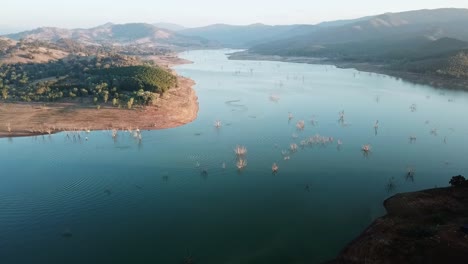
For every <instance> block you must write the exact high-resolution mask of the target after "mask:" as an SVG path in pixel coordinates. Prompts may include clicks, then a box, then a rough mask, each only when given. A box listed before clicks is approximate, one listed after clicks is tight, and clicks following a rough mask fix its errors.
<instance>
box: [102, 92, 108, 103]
mask: <svg viewBox="0 0 468 264" xmlns="http://www.w3.org/2000/svg"><path fill="white" fill-rule="evenodd" d="M102 97H103V99H104V103H107V101H108V100H109V91H104V93H103V96H102Z"/></svg>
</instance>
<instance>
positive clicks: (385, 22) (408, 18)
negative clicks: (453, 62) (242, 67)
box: [252, 9, 468, 56]
mask: <svg viewBox="0 0 468 264" xmlns="http://www.w3.org/2000/svg"><path fill="white" fill-rule="evenodd" d="M466 25H468V10H467V9H436V10H418V11H409V12H402V13H386V14H382V15H378V16H374V17H368V18H366V19H364V20H361V21H358V22H354V23H349V24H345V25H342V26H338V27H328V28H320V29H318V30H316V31H313V32H310V33H309V34H305V35H301V36H295V37H291V38H284V39H282V40H279V41H274V42H270V43H266V44H262V45H258V46H256V47H253V48H252V51H254V52H258V53H263V54H276V55H300V56H308V55H314V54H315V53H316V52H317V51H320V50H322V49H324V48H326V47H324V45H325V46H326V45H330V44H339V43H350V42H365V41H369V40H388V41H396V40H402V41H404V40H406V39H409V38H414V37H417V36H420V37H425V38H427V39H428V40H437V39H440V38H443V37H449V38H456V39H460V40H464V41H468V28H467V27H466Z"/></svg>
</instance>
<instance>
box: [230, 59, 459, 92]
mask: <svg viewBox="0 0 468 264" xmlns="http://www.w3.org/2000/svg"><path fill="white" fill-rule="evenodd" d="M229 59H232V60H262V61H281V62H292V63H308V64H323V65H335V66H336V67H338V68H342V69H356V70H358V71H362V72H372V73H379V74H385V75H388V76H392V77H395V78H401V79H403V80H406V81H409V82H412V83H416V84H424V85H430V86H432V87H435V88H440V89H455V90H465V91H467V90H468V80H462V79H455V78H446V77H443V76H436V75H427V74H418V73H412V72H406V71H395V70H389V69H387V68H385V65H381V64H373V63H353V62H345V61H337V60H330V59H322V58H310V57H282V56H276V55H260V54H254V53H249V52H247V51H243V52H236V53H233V54H231V55H230V57H229Z"/></svg>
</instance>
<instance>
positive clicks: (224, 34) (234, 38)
mask: <svg viewBox="0 0 468 264" xmlns="http://www.w3.org/2000/svg"><path fill="white" fill-rule="evenodd" d="M366 18H367V17H365V18H358V19H349V20H337V21H328V22H322V23H319V24H317V25H305V24H297V25H276V26H274V25H265V24H261V23H257V24H252V25H247V26H237V25H227V24H214V25H209V26H205V27H197V28H187V29H184V30H181V31H179V32H178V33H180V34H183V35H187V36H198V37H202V38H205V39H208V40H212V41H216V42H219V43H220V44H221V45H223V46H225V47H230V48H248V47H251V46H253V45H257V44H260V43H265V42H270V41H275V40H280V39H285V38H290V37H296V36H301V35H305V34H308V33H312V32H315V31H317V30H318V29H321V28H329V27H337V26H342V25H347V24H350V23H353V22H356V21H360V20H363V19H366Z"/></svg>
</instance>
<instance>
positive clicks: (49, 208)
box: [0, 50, 468, 264]
mask: <svg viewBox="0 0 468 264" xmlns="http://www.w3.org/2000/svg"><path fill="white" fill-rule="evenodd" d="M228 52H229V51H227V50H217V51H191V52H187V53H183V54H181V56H182V57H184V58H186V59H189V60H191V61H193V62H194V63H193V64H187V65H181V66H178V67H177V68H176V70H177V71H178V72H179V73H180V74H182V75H184V76H187V77H190V78H192V79H194V80H195V81H196V82H197V85H196V86H195V89H196V91H197V94H198V96H199V103H200V112H199V116H198V118H197V120H196V121H194V122H193V123H191V124H188V125H185V126H182V127H179V128H174V129H168V130H160V131H143V132H142V137H143V139H142V141H141V143H139V142H138V141H137V140H135V139H134V138H133V137H132V136H131V135H130V134H129V133H126V132H119V135H118V137H117V139H116V140H115V141H114V140H113V138H112V136H111V133H110V132H108V131H99V132H92V133H90V134H85V133H82V138H83V137H84V136H87V137H88V138H89V141H84V140H81V141H80V140H78V139H76V140H73V137H71V138H67V137H66V134H65V133H60V134H55V135H52V136H50V137H49V136H44V137H32V138H13V139H0V166H1V167H0V168H1V172H0V259H1V263H162V264H165V263H167V264H171V263H184V260H188V259H189V258H191V259H192V260H193V263H208V264H220V263H226V264H231V263H232V264H234V263H268V264H271V263H282V264H284V263H320V262H323V261H326V260H329V259H332V258H333V257H334V256H335V255H336V254H337V253H338V252H339V251H340V249H342V248H343V247H344V246H345V245H346V244H347V243H348V242H349V241H350V240H352V239H353V238H354V237H356V236H357V235H358V234H359V233H360V232H361V231H362V230H363V229H364V228H365V227H366V226H367V225H368V224H370V223H371V222H372V221H373V220H374V219H375V218H377V217H379V216H380V215H382V214H384V209H383V206H382V202H383V200H384V199H385V198H387V197H389V196H391V195H393V194H395V193H396V192H406V191H414V190H420V189H425V188H432V187H434V186H446V185H447V184H448V181H449V179H450V177H451V176H453V175H458V174H466V172H467V169H468V168H467V166H468V165H467V164H468V162H467V158H466V157H468V140H466V139H467V137H468V124H467V122H466V120H467V119H466V116H465V115H466V113H468V94H467V93H464V92H455V91H443V90H437V89H434V88H431V87H428V86H422V85H413V84H410V83H407V82H404V81H401V80H397V79H395V78H392V77H388V76H384V75H378V74H369V73H364V72H357V71H356V70H352V69H337V68H335V67H332V66H324V65H307V64H293V63H281V62H258V61H229V60H228V59H227V57H226V53H228ZM271 95H274V96H275V97H278V98H279V100H278V102H274V101H272V100H270V96H271ZM412 104H415V105H416V109H415V111H411V110H410V106H411V105H412ZM342 110H344V111H345V122H344V124H343V123H340V122H338V119H339V114H338V113H339V112H340V111H342ZM289 112H290V113H291V114H292V115H294V118H293V119H292V120H290V121H288V113H289ZM312 118H313V119H314V121H315V126H314V125H312V123H311V119H312ZM218 119H219V120H221V122H222V127H221V128H219V129H216V128H215V127H214V122H215V121H216V120H218ZM299 120H304V121H305V128H304V130H303V131H298V130H297V129H296V123H297V122H298V121H299ZM376 120H379V128H378V131H377V133H375V131H374V123H375V122H376ZM433 129H437V135H435V134H434V133H432V134H431V130H433ZM293 134H295V135H294V136H293ZM316 134H320V135H321V136H326V137H333V138H334V141H333V142H332V143H328V144H308V145H307V146H305V147H304V148H302V147H301V146H299V148H298V150H297V152H295V153H288V154H286V156H289V157H290V159H289V160H284V157H283V154H282V153H281V152H282V150H288V149H289V146H290V144H291V143H296V144H297V145H300V141H301V140H304V139H307V138H309V137H312V136H314V135H316ZM411 135H414V136H416V137H417V140H416V141H415V142H413V143H411V142H410V141H409V136H411ZM296 136H297V137H296ZM338 139H339V140H341V141H342V143H343V144H342V145H341V147H338V144H337V141H338ZM444 139H445V140H444ZM444 141H445V142H444ZM237 144H240V145H244V146H246V147H247V150H248V153H247V155H246V159H247V161H248V164H247V167H246V168H245V169H243V170H242V171H241V172H239V171H238V170H237V168H236V155H235V153H234V151H233V149H234V148H235V147H236V145H237ZM364 144H371V146H372V151H371V152H370V153H369V154H368V155H363V154H364V153H363V152H362V151H361V146H362V145H364ZM273 162H276V163H277V164H278V166H279V171H278V173H277V174H272V170H271V166H272V164H273ZM223 163H225V165H226V166H225V168H222V164H223ZM408 167H412V168H414V171H415V174H414V177H413V179H411V178H407V177H406V174H407V168H408ZM203 171H205V172H206V173H204V172H203ZM389 183H391V184H390V185H389ZM186 263H190V262H186Z"/></svg>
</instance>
